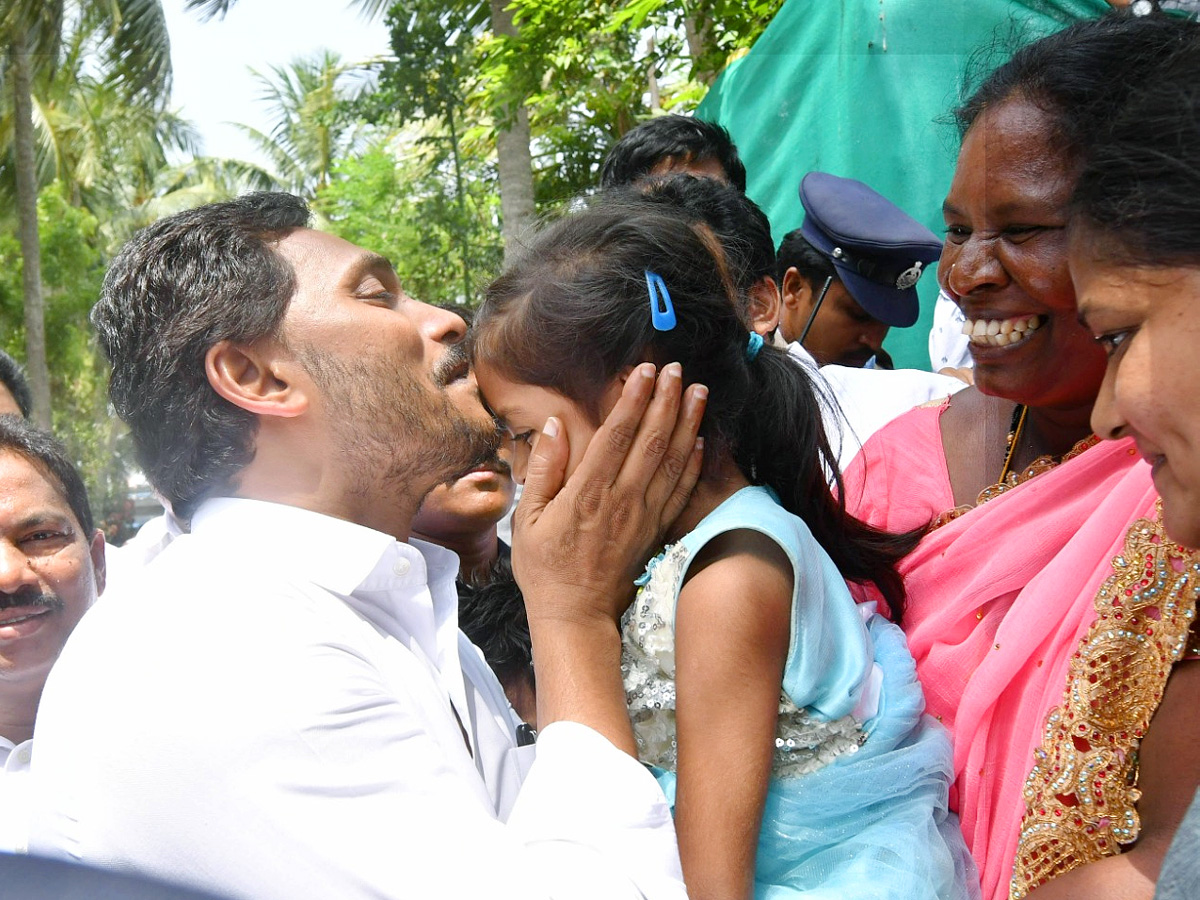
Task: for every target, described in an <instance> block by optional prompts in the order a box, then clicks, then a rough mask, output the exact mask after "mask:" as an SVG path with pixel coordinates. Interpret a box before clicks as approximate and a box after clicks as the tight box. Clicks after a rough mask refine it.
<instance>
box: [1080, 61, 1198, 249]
mask: <svg viewBox="0 0 1200 900" xmlns="http://www.w3.org/2000/svg"><path fill="white" fill-rule="evenodd" d="M1072 212H1073V214H1074V215H1073V218H1072V222H1071V225H1072V229H1079V228H1080V227H1082V231H1083V235H1084V237H1085V239H1086V240H1087V241H1088V250H1089V251H1091V252H1094V253H1095V254H1096V255H1098V256H1100V257H1101V258H1105V259H1107V260H1109V261H1111V262H1115V263H1120V264H1134V265H1150V266H1180V265H1182V266H1196V265H1200V39H1196V38H1193V39H1192V40H1190V41H1188V42H1187V43H1185V44H1184V45H1182V46H1180V47H1179V48H1178V49H1176V50H1175V51H1174V52H1173V53H1171V54H1169V55H1168V56H1166V57H1164V59H1163V60H1162V61H1161V64H1160V66H1159V67H1158V68H1157V69H1156V70H1155V72H1154V73H1153V75H1152V77H1150V78H1147V79H1146V82H1145V84H1144V85H1143V86H1142V87H1141V88H1140V89H1139V90H1138V91H1136V92H1134V93H1133V94H1132V95H1131V97H1130V98H1129V101H1128V102H1127V103H1126V104H1125V106H1124V108H1123V109H1122V110H1121V111H1120V113H1119V114H1118V115H1117V116H1116V118H1115V119H1114V121H1113V124H1112V127H1111V129H1109V131H1108V132H1107V133H1106V134H1104V135H1102V136H1101V138H1100V139H1099V141H1098V142H1097V144H1096V145H1095V146H1094V147H1093V148H1092V150H1091V151H1090V152H1089V161H1088V164H1087V166H1085V168H1084V170H1083V171H1082V172H1081V173H1080V176H1079V182H1078V184H1077V185H1076V188H1075V197H1074V199H1073V201H1072Z"/></svg>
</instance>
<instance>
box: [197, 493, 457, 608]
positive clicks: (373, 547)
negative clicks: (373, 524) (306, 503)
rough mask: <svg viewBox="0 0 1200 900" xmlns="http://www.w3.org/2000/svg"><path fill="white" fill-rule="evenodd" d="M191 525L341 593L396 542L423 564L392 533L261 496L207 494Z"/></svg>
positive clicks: (364, 575)
mask: <svg viewBox="0 0 1200 900" xmlns="http://www.w3.org/2000/svg"><path fill="white" fill-rule="evenodd" d="M191 531H192V533H193V534H195V535H197V536H202V537H203V538H204V540H205V541H219V542H220V543H223V544H232V545H235V546H236V547H238V548H240V549H241V550H242V551H243V552H245V551H246V550H247V549H251V550H252V551H253V552H254V553H256V554H262V555H263V557H264V558H267V559H272V560H277V561H281V562H283V563H284V564H285V565H287V567H288V568H289V569H290V570H291V571H292V572H293V573H295V575H296V576H297V577H298V578H301V579H303V580H305V581H310V582H312V583H313V584H316V585H319V586H320V587H323V588H326V589H328V590H330V591H333V592H334V593H337V594H343V595H348V594H352V593H354V591H355V590H356V589H357V588H358V587H360V586H361V585H362V584H363V582H364V581H367V580H368V579H369V578H370V576H371V574H372V572H373V571H374V570H375V568H376V567H377V566H378V565H379V562H380V560H381V559H382V558H383V556H384V555H385V554H387V553H388V552H389V551H392V550H394V548H397V547H399V548H401V553H403V554H404V555H405V556H410V562H413V563H417V562H418V560H419V565H420V567H421V568H422V569H423V568H424V566H425V560H424V558H422V557H421V553H420V551H418V550H416V549H415V548H413V547H411V546H409V545H406V544H401V543H400V542H399V541H397V540H396V539H395V538H394V537H392V536H391V535H390V534H384V533H383V532H380V531H375V530H374V529H372V528H367V527H365V526H362V525H357V524H355V523H354V522H348V521H346V520H345V519H337V518H334V517H333V516H327V515H324V514H323V513H318V512H313V511H312V510H308V509H302V508H301V507H298V506H288V505H286V504H282V503H268V502H266V501H264V500H247V499H244V498H240V497H216V498H214V499H211V500H206V501H205V502H204V503H202V504H201V505H200V508H199V509H197V510H196V513H195V515H194V516H193V517H192V528H191ZM437 549H439V550H440V549H441V548H437ZM442 552H448V551H442ZM450 555H451V556H453V554H450ZM435 556H436V554H435ZM456 559H457V558H456Z"/></svg>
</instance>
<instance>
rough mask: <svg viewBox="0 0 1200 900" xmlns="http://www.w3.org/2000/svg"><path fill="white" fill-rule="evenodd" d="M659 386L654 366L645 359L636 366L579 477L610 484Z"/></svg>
mask: <svg viewBox="0 0 1200 900" xmlns="http://www.w3.org/2000/svg"><path fill="white" fill-rule="evenodd" d="M654 389H655V381H654V366H653V365H652V364H650V363H642V364H641V365H639V366H638V367H637V368H635V369H634V370H633V371H632V372H631V373H630V374H629V377H628V378H626V379H625V384H624V385H623V386H622V388H621V396H620V397H619V398H618V399H617V403H616V405H615V406H614V407H613V408H612V411H611V412H610V413H609V414H608V416H607V417H605V419H604V422H603V423H602V424H601V425H600V427H599V428H598V429H597V430H596V434H595V436H594V437H593V438H592V441H591V443H590V444H589V445H588V448H587V450H586V451H585V452H584V455H583V459H582V460H581V461H580V463H579V467H578V469H576V472H575V477H576V478H579V479H580V481H581V482H584V483H594V484H603V485H606V486H607V485H610V484H612V483H613V482H614V481H616V479H617V474H618V473H619V472H620V471H621V467H622V466H623V465H624V463H625V459H626V456H627V455H628V453H629V448H630V447H631V446H632V445H633V442H634V439H635V438H636V437H637V435H638V423H639V422H641V420H642V417H643V414H644V413H645V412H646V407H647V405H648V404H649V403H650V402H651V399H652V396H653V393H654Z"/></svg>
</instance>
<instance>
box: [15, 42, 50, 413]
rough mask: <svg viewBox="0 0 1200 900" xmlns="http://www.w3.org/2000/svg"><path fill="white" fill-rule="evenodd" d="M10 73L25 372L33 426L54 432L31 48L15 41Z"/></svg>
mask: <svg viewBox="0 0 1200 900" xmlns="http://www.w3.org/2000/svg"><path fill="white" fill-rule="evenodd" d="M11 53H12V59H11V64H10V67H9V73H10V80H11V81H12V90H13V146H14V151H15V156H16V180H17V231H18V238H19V240H20V244H21V259H22V279H21V281H22V288H23V292H24V296H25V371H26V374H27V375H28V376H29V389H30V391H31V392H32V394H33V415H32V418H33V421H34V422H35V423H37V424H38V425H41V426H42V427H43V428H49V427H50V426H51V418H50V370H49V368H48V367H47V366H46V308H45V301H44V299H43V296H42V251H41V241H40V240H39V238H38V219H37V193H38V192H37V168H36V166H37V163H36V161H35V158H34V135H33V74H32V71H31V67H30V58H29V47H28V45H27V44H26V43H25V36H24V35H17V37H16V38H15V39H14V41H13V44H12V47H11Z"/></svg>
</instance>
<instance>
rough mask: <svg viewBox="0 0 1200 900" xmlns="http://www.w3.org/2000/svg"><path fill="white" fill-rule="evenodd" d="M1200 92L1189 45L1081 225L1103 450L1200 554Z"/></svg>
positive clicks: (1192, 884) (1108, 155)
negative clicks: (1134, 460)
mask: <svg viewBox="0 0 1200 900" xmlns="http://www.w3.org/2000/svg"><path fill="white" fill-rule="evenodd" d="M1198 86H1200V45H1197V43H1196V42H1194V41H1191V42H1187V43H1185V44H1183V45H1181V46H1180V47H1179V48H1178V49H1177V50H1176V51H1175V52H1174V53H1172V54H1171V55H1170V56H1169V57H1168V58H1167V60H1166V62H1165V63H1164V64H1163V66H1162V68H1161V70H1160V72H1159V73H1158V77H1156V78H1155V79H1154V80H1153V81H1151V82H1149V83H1148V84H1147V85H1146V87H1145V89H1144V90H1142V91H1139V92H1138V93H1137V94H1136V95H1135V96H1134V97H1133V98H1132V99H1131V100H1130V102H1129V103H1128V104H1127V105H1126V107H1125V108H1124V109H1123V110H1122V111H1121V114H1120V115H1119V116H1117V118H1116V120H1115V122H1114V125H1113V127H1112V129H1111V131H1110V132H1109V133H1108V134H1107V135H1106V139H1105V140H1104V141H1103V142H1101V143H1100V144H1099V145H1098V146H1097V147H1096V148H1095V150H1094V151H1093V155H1092V158H1091V161H1090V162H1089V164H1088V166H1087V167H1086V168H1085V169H1084V171H1083V172H1082V173H1081V175H1080V177H1079V184H1078V187H1077V189H1076V194H1075V199H1074V203H1073V207H1074V212H1075V215H1074V217H1073V219H1072V223H1071V274H1072V276H1073V278H1074V279H1075V283H1076V286H1077V288H1078V291H1079V312H1080V316H1081V318H1082V319H1083V320H1084V321H1085V322H1086V323H1087V325H1088V327H1089V328H1090V329H1091V330H1092V331H1093V332H1094V333H1095V335H1096V339H1097V340H1098V341H1099V342H1100V343H1101V344H1102V345H1103V346H1104V348H1105V349H1106V350H1107V351H1108V372H1107V374H1106V376H1105V379H1104V384H1103V386H1102V387H1101V389H1100V396H1099V397H1097V399H1096V406H1095V409H1094V410H1093V413H1092V425H1093V427H1094V428H1095V430H1096V433H1097V434H1099V435H1100V436H1101V437H1105V438H1113V439H1120V438H1122V437H1124V436H1131V437H1132V438H1133V439H1134V441H1135V443H1136V444H1137V447H1138V450H1139V451H1140V452H1141V453H1142V455H1143V456H1144V457H1145V458H1146V459H1147V460H1148V461H1149V462H1150V463H1151V464H1152V466H1153V474H1154V484H1155V486H1156V487H1157V488H1158V490H1159V492H1160V493H1161V494H1162V498H1163V524H1164V526H1165V528H1166V530H1167V533H1168V534H1169V535H1170V536H1171V537H1172V538H1173V539H1174V540H1177V541H1180V542H1181V543H1184V544H1187V545H1188V546H1191V547H1200V360H1198V359H1197V356H1196V347H1197V345H1198V344H1200V319H1198V318H1197V316H1196V306H1197V302H1198V301H1200V87H1198ZM1198 644H1200V641H1197V639H1196V635H1195V626H1194V625H1193V629H1192V640H1191V649H1190V656H1191V660H1192V661H1190V662H1187V663H1183V664H1182V665H1181V667H1182V666H1187V667H1189V668H1190V669H1191V670H1193V671H1192V674H1193V675H1194V674H1195V670H1196V669H1197V668H1200V662H1197V661H1196V660H1197V658H1198V657H1200V653H1197V646H1198ZM1193 681H1195V679H1193ZM1186 715H1187V718H1186V719H1185V720H1184V721H1185V722H1190V723H1191V724H1192V725H1194V724H1195V722H1196V719H1197V718H1200V717H1198V716H1197V715H1196V712H1195V706H1194V704H1192V705H1190V706H1189V708H1188V709H1187V710H1186ZM1180 730H1181V731H1184V729H1180ZM1193 789H1194V786H1193ZM1180 793H1181V794H1183V795H1184V796H1187V795H1188V792H1187V789H1186V788H1185V789H1184V790H1183V791H1181V792H1180ZM1195 797H1196V799H1195V800H1193V802H1192V806H1191V809H1190V811H1189V813H1188V815H1187V817H1186V818H1185V819H1184V821H1183V823H1182V824H1181V825H1180V828H1179V832H1178V833H1177V835H1176V836H1175V840H1174V842H1173V843H1172V845H1171V849H1170V852H1169V853H1168V855H1167V857H1166V859H1165V860H1164V862H1163V867H1162V872H1161V875H1160V878H1159V884H1158V891H1157V893H1156V897H1158V898H1159V900H1182V898H1185V897H1190V896H1192V895H1194V893H1195V889H1196V883H1197V878H1198V877H1200V871H1197V866H1198V865H1200V863H1198V860H1200V791H1197V792H1196V793H1195Z"/></svg>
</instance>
